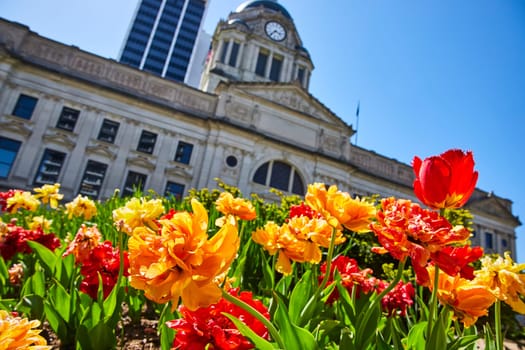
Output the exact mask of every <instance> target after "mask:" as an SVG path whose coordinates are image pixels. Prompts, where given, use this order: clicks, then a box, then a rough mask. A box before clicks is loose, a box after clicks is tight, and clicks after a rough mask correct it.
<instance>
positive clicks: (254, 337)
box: [222, 312, 274, 350]
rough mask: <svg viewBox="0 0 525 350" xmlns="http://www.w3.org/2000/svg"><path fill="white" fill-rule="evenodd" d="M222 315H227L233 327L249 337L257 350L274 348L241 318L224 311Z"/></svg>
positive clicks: (271, 349) (272, 349)
mask: <svg viewBox="0 0 525 350" xmlns="http://www.w3.org/2000/svg"><path fill="white" fill-rule="evenodd" d="M222 314H223V315H224V316H226V317H228V318H229V319H230V320H231V321H232V322H233V324H235V327H237V329H238V330H239V332H241V334H242V335H244V336H245V337H246V338H248V339H250V341H251V342H252V343H253V345H255V348H256V349H258V350H274V347H273V345H272V343H270V342H269V341H267V340H266V339H264V338H263V337H261V336H259V335H258V334H257V333H255V332H254V331H253V330H252V329H251V328H250V327H248V326H246V325H245V324H244V323H243V322H242V321H241V320H239V319H238V318H237V317H235V316H233V315H230V314H228V313H226V312H223V313H222Z"/></svg>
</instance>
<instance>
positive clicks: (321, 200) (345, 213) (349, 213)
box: [304, 183, 375, 232]
mask: <svg viewBox="0 0 525 350" xmlns="http://www.w3.org/2000/svg"><path fill="white" fill-rule="evenodd" d="M304 200H305V202H306V204H307V205H308V206H309V207H310V208H312V209H313V210H315V211H317V212H318V213H320V214H321V215H322V216H323V217H324V218H325V219H326V221H328V223H329V224H330V225H331V226H333V227H335V228H337V229H339V230H340V229H342V227H341V225H342V226H344V227H346V228H347V229H349V230H351V231H355V232H368V231H370V230H369V228H368V225H369V224H370V222H371V220H372V218H373V217H374V215H375V208H374V206H373V205H372V204H370V203H368V202H366V201H363V200H360V199H358V198H355V199H354V198H352V197H350V195H349V194H348V193H346V192H341V191H339V190H338V189H337V186H335V185H332V186H330V187H329V188H328V190H327V189H326V186H325V185H324V184H322V183H314V184H313V185H309V186H308V191H307V193H306V195H305V197H304Z"/></svg>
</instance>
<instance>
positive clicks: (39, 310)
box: [15, 294, 44, 319]
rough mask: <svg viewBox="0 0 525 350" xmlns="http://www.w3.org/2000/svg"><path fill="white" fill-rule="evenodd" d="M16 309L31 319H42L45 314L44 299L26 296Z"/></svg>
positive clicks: (31, 295)
mask: <svg viewBox="0 0 525 350" xmlns="http://www.w3.org/2000/svg"><path fill="white" fill-rule="evenodd" d="M15 308H16V310H17V311H19V312H22V313H25V314H27V315H31V318H34V319H41V318H42V316H43V314H44V298H43V297H42V296H40V295H36V294H30V295H25V296H23V297H22V298H21V299H20V301H19V302H18V304H17V305H16V307H15Z"/></svg>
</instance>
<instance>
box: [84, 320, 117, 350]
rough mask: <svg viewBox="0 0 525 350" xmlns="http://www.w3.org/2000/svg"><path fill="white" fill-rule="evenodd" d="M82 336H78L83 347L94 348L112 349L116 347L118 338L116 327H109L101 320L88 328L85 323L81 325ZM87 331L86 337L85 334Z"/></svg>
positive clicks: (95, 349) (96, 349)
mask: <svg viewBox="0 0 525 350" xmlns="http://www.w3.org/2000/svg"><path fill="white" fill-rule="evenodd" d="M80 329H81V333H82V336H80V337H78V342H79V344H80V345H81V347H80V348H81V349H93V350H111V349H115V347H116V344H117V338H116V336H115V333H114V328H111V327H108V325H107V324H105V323H103V322H100V323H98V324H96V325H95V326H94V327H93V328H91V329H88V328H87V327H86V326H85V325H82V326H80ZM85 333H87V334H88V336H87V337H86V336H85V335H84V334H85Z"/></svg>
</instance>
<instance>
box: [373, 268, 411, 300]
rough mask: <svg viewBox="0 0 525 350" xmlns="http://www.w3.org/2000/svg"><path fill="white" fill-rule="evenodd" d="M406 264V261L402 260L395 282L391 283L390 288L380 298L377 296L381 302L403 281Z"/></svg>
mask: <svg viewBox="0 0 525 350" xmlns="http://www.w3.org/2000/svg"><path fill="white" fill-rule="evenodd" d="M405 262H406V259H405V260H401V261H400V262H399V265H398V267H397V275H396V277H395V278H394V280H393V281H392V282H390V284H389V285H388V287H386V288H385V289H384V290H383V291H382V292H381V293H380V294H379V295H378V296H377V300H379V301H381V299H383V297H384V296H385V295H387V294H388V292H390V291H391V290H392V289H394V288H395V287H396V286H397V284H398V283H399V281H401V277H403V271H404V270H405Z"/></svg>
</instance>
